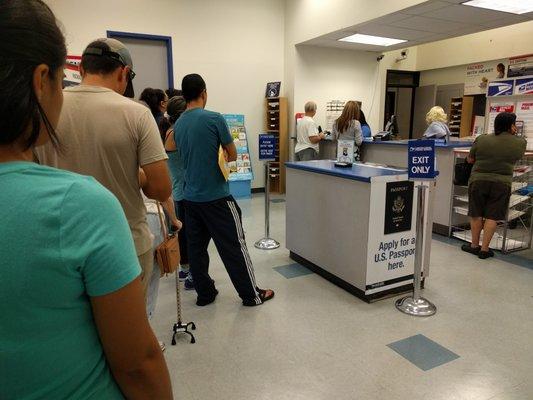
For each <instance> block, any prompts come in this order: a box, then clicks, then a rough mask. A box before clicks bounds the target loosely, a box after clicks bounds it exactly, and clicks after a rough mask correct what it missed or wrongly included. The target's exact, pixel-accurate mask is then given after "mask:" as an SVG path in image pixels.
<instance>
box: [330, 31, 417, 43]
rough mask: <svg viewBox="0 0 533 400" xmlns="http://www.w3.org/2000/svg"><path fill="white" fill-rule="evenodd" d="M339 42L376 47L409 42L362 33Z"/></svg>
mask: <svg viewBox="0 0 533 400" xmlns="http://www.w3.org/2000/svg"><path fill="white" fill-rule="evenodd" d="M339 42H350V43H363V44H373V45H375V46H392V45H394V44H398V43H404V42H407V40H403V39H391V38H387V37H381V36H371V35H363V34H361V33H356V34H355V35H351V36H347V37H345V38H342V39H339Z"/></svg>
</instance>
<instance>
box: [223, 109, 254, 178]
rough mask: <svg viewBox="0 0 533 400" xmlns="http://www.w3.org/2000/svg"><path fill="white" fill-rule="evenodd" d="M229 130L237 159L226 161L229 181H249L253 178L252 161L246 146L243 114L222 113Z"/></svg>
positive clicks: (246, 139) (246, 138)
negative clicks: (235, 148)
mask: <svg viewBox="0 0 533 400" xmlns="http://www.w3.org/2000/svg"><path fill="white" fill-rule="evenodd" d="M223 116H224V119H225V120H226V123H227V124H228V127H229V131H230V134H231V136H232V137H233V142H234V143H235V146H236V147H237V161H233V162H230V163H228V167H229V170H230V174H229V178H228V180H229V181H250V180H252V179H253V178H254V175H253V172H252V162H251V159H250V151H249V148H248V137H247V134H246V128H245V127H244V115H242V114H223Z"/></svg>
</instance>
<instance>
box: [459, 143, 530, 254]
mask: <svg viewBox="0 0 533 400" xmlns="http://www.w3.org/2000/svg"><path fill="white" fill-rule="evenodd" d="M467 156H468V150H456V151H455V162H456V163H463V162H464V159H465V158H466V157H467ZM532 182H533V152H528V153H526V155H525V156H524V157H523V158H522V160H520V161H518V162H517V163H516V165H515V168H514V174H513V186H512V194H511V199H510V201H509V210H508V212H507V217H506V219H505V220H503V221H499V222H498V228H497V230H496V233H495V234H494V236H493V238H492V241H491V242H490V248H491V249H494V250H500V251H501V252H502V253H510V252H514V251H518V250H524V249H529V248H531V244H532V243H531V242H532V232H533V229H532V228H533V226H532V223H533V221H532V211H533V194H532V193H529V191H528V189H527V188H528V186H529V185H531V183H532ZM529 187H530V186H529ZM451 206H452V212H451V214H450V219H451V220H450V236H452V237H456V238H458V239H461V240H464V241H466V242H470V241H471V240H472V233H471V231H470V224H469V220H468V216H467V215H468V187H467V186H458V185H454V190H453V193H452V198H451ZM482 233H483V232H482Z"/></svg>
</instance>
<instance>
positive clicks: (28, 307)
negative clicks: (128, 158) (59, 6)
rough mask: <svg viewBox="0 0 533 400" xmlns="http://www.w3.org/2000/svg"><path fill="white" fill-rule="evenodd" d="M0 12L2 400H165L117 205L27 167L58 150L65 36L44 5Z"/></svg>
mask: <svg viewBox="0 0 533 400" xmlns="http://www.w3.org/2000/svg"><path fill="white" fill-rule="evenodd" d="M1 8H2V11H1V12H0V37H2V40H0V54H1V62H0V187H1V188H2V190H1V191H0V205H1V207H0V221H2V222H1V224H0V237H1V238H2V240H1V241H0V315H1V316H2V323H1V324H0V399H2V400H14V399H17V400H25V399H84V400H88V399H95V400H96V399H123V398H124V397H126V398H146V399H170V398H172V391H171V386H170V379H169V375H168V370H167V368H166V365H165V361H164V359H163V355H162V353H161V350H160V349H159V345H158V343H157V340H156V339H155V337H154V335H153V333H152V331H151V329H150V326H149V325H148V321H147V318H146V311H145V307H144V300H143V293H142V286H141V283H140V279H139V273H140V267H139V264H138V261H137V257H136V255H135V249H134V246H133V240H132V238H131V233H130V229H129V227H128V224H127V222H126V218H125V216H124V213H123V211H122V208H121V207H120V204H119V202H118V200H117V199H116V198H115V197H114V196H113V195H112V194H111V193H110V192H109V191H107V190H106V189H104V188H103V187H102V186H101V185H100V184H98V183H97V182H96V181H95V180H94V179H92V178H89V177H84V176H80V175H76V174H73V173H70V172H66V171H60V170H57V169H53V168H48V167H42V166H39V165H37V164H35V163H33V162H32V161H33V148H34V147H35V146H38V145H42V144H44V143H45V142H47V141H48V140H51V141H52V143H54V144H55V145H56V146H58V145H59V144H58V141H57V137H56V135H55V132H54V128H55V127H56V126H57V123H58V120H59V115H60V111H61V106H62V103H63V94H62V90H61V86H62V77H63V65H64V63H65V57H66V48H65V40H64V37H63V35H62V33H61V31H60V30H59V28H58V27H57V24H56V20H55V17H54V15H53V14H52V12H51V11H50V9H49V8H48V6H46V5H45V4H44V3H43V2H42V1H40V0H3V1H2V7H1ZM5 38H9V40H7V39H5ZM118 78H119V77H118V76H117V79H118Z"/></svg>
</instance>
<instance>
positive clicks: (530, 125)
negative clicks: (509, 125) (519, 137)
mask: <svg viewBox="0 0 533 400" xmlns="http://www.w3.org/2000/svg"><path fill="white" fill-rule="evenodd" d="M516 120H517V121H522V122H523V124H524V136H525V137H527V138H528V139H529V140H530V141H531V140H532V139H533V101H522V102H519V103H518V104H517V107H516Z"/></svg>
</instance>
